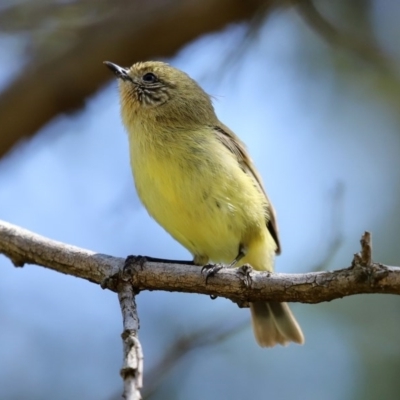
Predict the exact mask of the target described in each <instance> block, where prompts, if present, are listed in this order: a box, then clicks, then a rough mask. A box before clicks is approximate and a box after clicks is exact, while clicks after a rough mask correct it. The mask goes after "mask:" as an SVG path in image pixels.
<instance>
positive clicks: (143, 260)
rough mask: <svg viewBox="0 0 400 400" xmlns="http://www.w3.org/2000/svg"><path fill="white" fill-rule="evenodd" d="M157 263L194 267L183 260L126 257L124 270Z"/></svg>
mask: <svg viewBox="0 0 400 400" xmlns="http://www.w3.org/2000/svg"><path fill="white" fill-rule="evenodd" d="M148 261H150V262H158V263H163V264H186V265H194V262H193V261H184V260H168V259H165V258H155V257H148V256H128V257H126V259H125V265H124V269H126V268H130V266H132V264H139V265H140V267H141V268H143V265H144V263H146V262H148Z"/></svg>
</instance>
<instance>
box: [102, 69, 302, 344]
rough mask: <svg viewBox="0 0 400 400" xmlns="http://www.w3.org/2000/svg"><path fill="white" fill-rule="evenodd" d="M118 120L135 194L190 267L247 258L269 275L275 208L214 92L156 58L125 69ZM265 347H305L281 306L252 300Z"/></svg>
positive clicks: (275, 248)
mask: <svg viewBox="0 0 400 400" xmlns="http://www.w3.org/2000/svg"><path fill="white" fill-rule="evenodd" d="M105 64H106V65H107V67H108V68H110V69H111V71H112V72H113V73H114V74H115V75H116V76H117V77H118V78H119V91H120V99H121V115H122V121H123V123H124V125H125V127H126V129H127V131H128V136H129V145H130V156H131V157H130V158H131V167H132V171H133V176H134V180H135V185H136V189H137V193H138V195H139V197H140V199H141V201H142V203H143V204H144V206H145V207H146V209H147V211H148V212H149V214H150V215H151V216H152V217H153V218H154V219H155V220H156V221H157V222H158V223H159V224H160V225H161V226H162V227H163V228H164V229H165V230H166V231H167V232H169V233H170V234H171V235H172V236H173V237H174V238H175V239H176V240H177V241H178V242H179V243H181V244H182V245H183V246H184V247H186V248H187V249H188V250H189V251H190V252H191V253H192V255H193V262H194V264H196V265H200V266H204V265H206V264H208V263H209V262H211V261H212V262H216V263H229V264H231V265H235V266H236V267H239V266H242V265H244V264H247V263H248V264H250V265H251V266H252V267H253V268H254V269H255V270H258V271H273V267H274V258H275V254H280V250H281V248H280V243H279V237H278V228H277V224H276V217H275V212H274V209H273V207H272V205H271V202H270V201H269V199H268V196H267V194H266V192H265V190H264V187H263V184H262V181H261V177H260V175H259V174H258V172H257V170H256V168H255V166H254V164H253V162H252V160H251V158H250V156H249V154H248V152H247V149H246V147H245V145H244V144H243V142H242V141H241V140H240V139H239V138H238V137H237V136H236V135H235V134H234V133H233V132H232V131H231V130H230V129H229V128H228V127H227V126H226V125H224V124H223V123H222V122H220V121H219V119H218V117H217V116H216V114H215V111H214V108H213V105H212V103H211V99H210V96H209V95H207V93H206V92H205V91H204V90H203V89H202V88H201V87H200V86H199V85H198V84H197V82H196V81H194V80H193V79H192V78H190V77H189V76H188V75H187V74H186V73H184V72H182V71H180V70H178V69H176V68H174V67H172V66H170V65H169V64H166V63H164V62H160V61H148V62H138V63H135V64H133V65H132V66H131V67H130V68H122V67H120V66H118V65H116V64H113V63H111V62H109V61H105ZM250 310H251V315H252V324H253V330H254V335H255V338H256V340H257V342H258V344H259V345H260V346H261V347H272V346H274V345H276V344H278V343H279V344H282V345H286V344H288V343H289V342H291V341H292V342H296V343H300V344H302V343H304V336H303V333H302V331H301V328H300V326H299V325H298V323H297V321H296V319H295V318H294V316H293V314H292V313H291V311H290V309H289V306H288V305H287V304H286V303H278V302H273V301H270V302H261V301H260V302H255V303H250Z"/></svg>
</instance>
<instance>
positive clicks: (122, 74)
mask: <svg viewBox="0 0 400 400" xmlns="http://www.w3.org/2000/svg"><path fill="white" fill-rule="evenodd" d="M103 64H105V65H107V67H108V68H109V69H110V70H111V71H112V72H114V74H115V75H116V76H117V77H118V78H119V79H122V80H123V81H131V82H132V78H131V77H130V76H129V74H128V70H127V69H126V68H122V67H120V66H119V65H117V64H114V63H112V62H110V61H104V62H103Z"/></svg>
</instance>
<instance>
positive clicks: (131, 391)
mask: <svg viewBox="0 0 400 400" xmlns="http://www.w3.org/2000/svg"><path fill="white" fill-rule="evenodd" d="M122 275H123V271H122V272H121V276H122ZM118 299H119V303H120V306H121V312H122V318H123V324H124V331H123V333H122V335H121V337H122V341H123V349H124V363H123V366H122V368H121V372H120V373H121V377H122V379H123V380H124V393H123V398H124V399H126V400H141V399H142V396H141V394H140V389H141V388H142V387H143V351H142V346H141V344H140V342H139V339H138V331H139V318H138V315H137V308H136V301H135V292H134V289H133V286H132V284H131V283H130V282H129V279H128V280H126V279H124V277H123V276H122V277H121V279H120V283H119V285H118Z"/></svg>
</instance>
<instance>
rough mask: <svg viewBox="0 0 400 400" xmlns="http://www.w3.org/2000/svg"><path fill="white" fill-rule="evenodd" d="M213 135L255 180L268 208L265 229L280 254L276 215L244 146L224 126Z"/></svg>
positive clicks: (221, 125)
mask: <svg viewBox="0 0 400 400" xmlns="http://www.w3.org/2000/svg"><path fill="white" fill-rule="evenodd" d="M214 129H215V133H216V135H217V137H218V139H219V140H220V141H221V143H222V144H223V145H224V146H226V147H227V148H228V149H229V150H230V151H231V152H232V153H233V154H235V156H236V157H237V159H238V162H239V164H240V165H241V167H242V168H243V170H244V171H245V172H246V173H248V174H250V175H252V176H253V177H254V179H255V180H256V182H257V184H258V186H259V187H260V190H261V191H262V192H263V193H264V195H265V198H266V199H267V204H268V205H267V207H268V210H267V211H268V215H269V220H268V221H266V224H267V229H268V231H269V233H270V234H271V236H272V237H273V239H274V240H275V243H276V254H280V253H281V244H280V241H279V231H278V225H277V222H276V214H275V210H274V208H273V207H272V204H271V202H270V200H269V198H268V196H267V193H266V192H265V189H264V186H263V184H262V181H261V177H260V175H259V173H258V172H257V170H256V169H255V167H254V164H253V161H252V160H251V158H250V156H249V153H248V152H247V149H246V146H245V145H244V143H243V142H242V141H241V140H240V139H239V138H238V137H237V136H236V135H235V134H234V133H233V132H232V131H231V130H230V129H229V128H228V127H227V126H225V125H224V124H222V123H221V124H220V125H219V126H215V127H214Z"/></svg>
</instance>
